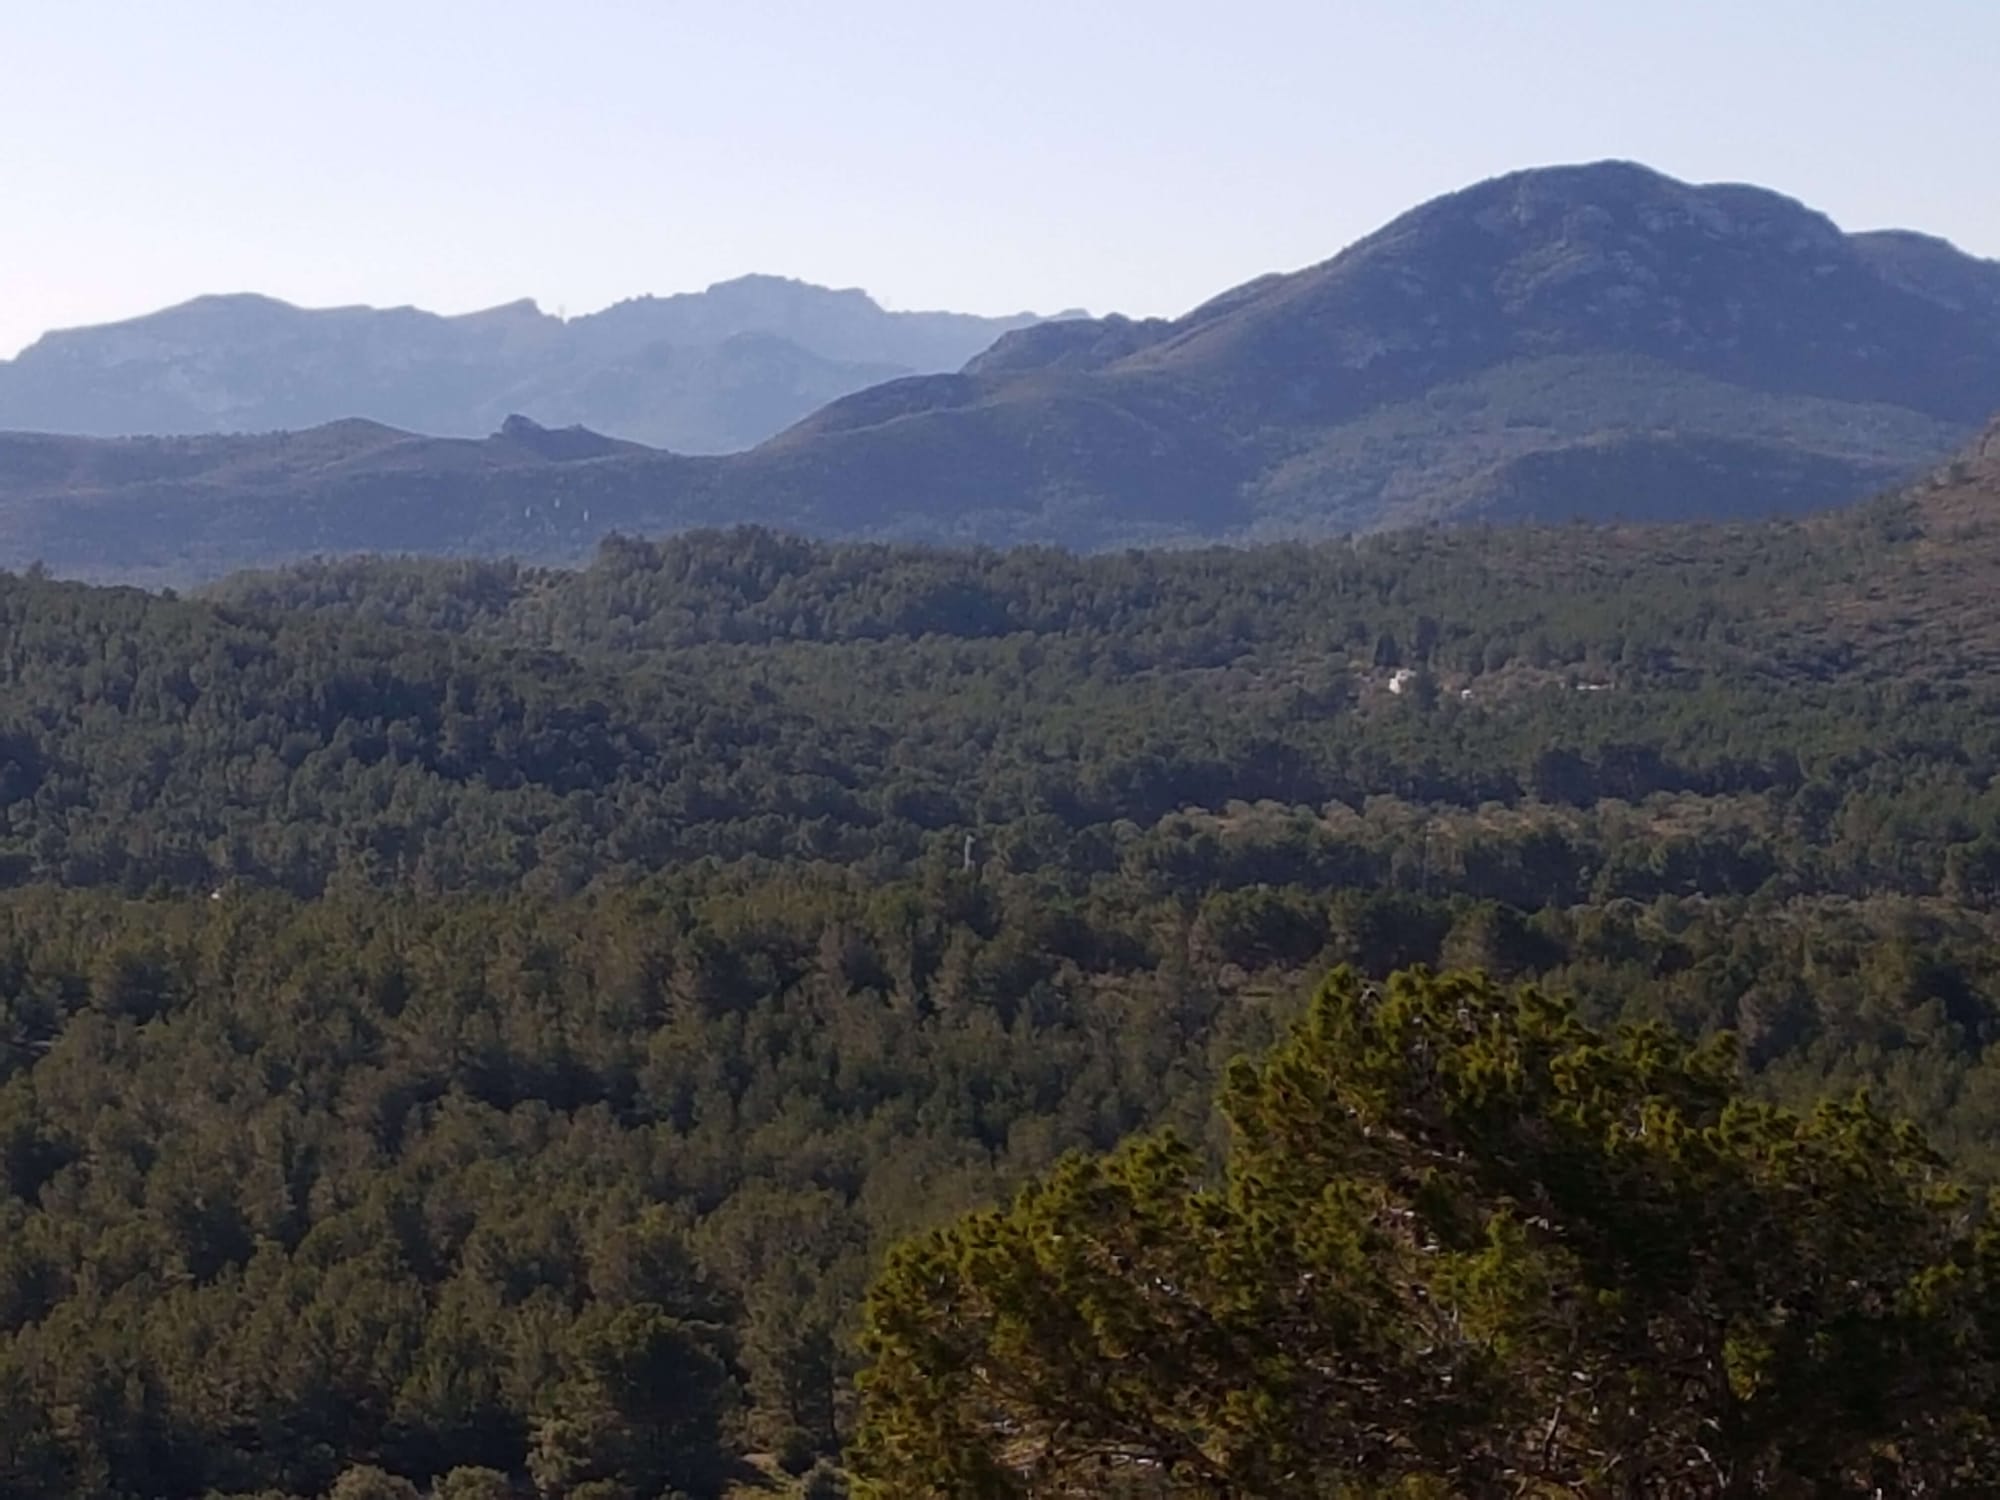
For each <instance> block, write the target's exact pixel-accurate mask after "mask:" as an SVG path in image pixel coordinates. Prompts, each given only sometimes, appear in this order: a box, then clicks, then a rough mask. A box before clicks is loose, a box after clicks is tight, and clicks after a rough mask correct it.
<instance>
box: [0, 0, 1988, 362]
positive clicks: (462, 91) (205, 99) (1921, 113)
mask: <svg viewBox="0 0 2000 1500" xmlns="http://www.w3.org/2000/svg"><path fill="white" fill-rule="evenodd" d="M1996 60H2000V0H1899V3H1896V4H1893V5H1892V4H1886V3H1883V0H1673V3H1659V0H1654V3H1646V0H1540V3H1537V0H1505V3H1492V4H1487V3H1473V0H1348V3H1341V0H1316V3H1314V0H1204V3H1191V0H1103V3H1092V0H1066V3H1060V4H1058V3H1045V0H1007V3H992V0H984V3H980V4H976V5H975V4H968V3H965V0H909V3H905V0H841V3H834V0H810V3H808V0H796V3H795V0H569V3H566V4H560V3H559V4H551V3H548V0H533V3H530V0H476V3H475V0H393V3H388V0H340V3H323V0H176V3H173V4H163V3H160V0H0V354H8V353H12V352H13V351H14V350H15V349H16V348H18V347H19V346H20V345H22V344H24V343H26V342H27V341H28V340H30V339H32V338H33V337H34V336H35V335H36V334H38V333H40V332H41V331H43V330H44V329H46V328H50V327H62V326H69V325H74V324H78V323H87V322H101V321H105V320H108V319H111V318H117V317H124V316H128V315H131V314H134V313H138V312H143V311H148V310H151V309H153V308H155V307H159V306H162V305H165V304H167V303H170V302H175V301H179V300H181V299H183V298H186V297H189V296H193V295H195V294H197V293H200V292H207V291H235V290H256V291H263V292H268V293H271V294H274V295H277V296H281V297H285V298H287V299H290V300H292V301H296V302H303V303H307V304H313V305H322V304H331V303H345V302H373V303H406V302H408V303H416V304H418V305H420V306H424V307H431V308H436V309H439V310H443V311H463V310H467V309H470V308H474V307H480V306H486V305H490V304H492V303H496V302H503V301H509V300H512V299H513V298H516V297H522V296H531V297H534V298H536V299H538V300H539V301H540V302H541V303H542V304H543V306H545V307H547V308H550V309H552V310H554V309H565V310H567V311H568V312H570V313H579V312H585V311H590V310H592V309H595V308H597V307H600V306H602V305H604V304H605V303H607V302H610V301H613V300H616V299H617V298H620V297H624V296H630V295H633V294H636V293H639V292H646V291H653V292H669V291H680V290H686V289H691V288H698V287H701V286H704V285H706V284H708V283H709V282H711V281H714V280H717V279H720V278H723V277H727V276H732V275H736V274H739V273H742V272H745V271H752V270H761V271H773V272H781V273H785V274H790V275H796V276H802V277H806V278H808V279H811V280H815V281H823V282H829V283H833V284H836V285H843V286H854V285H858V286H865V287H867V288H868V289H869V290H870V291H872V292H874V293H875V294H876V295H877V296H878V297H879V298H881V299H882V300H883V301H884V302H886V303H888V304H889V305H891V306H896V307H930V306H941V307H954V308H963V309H967V310H972V311H981V312H1004V311H1012V310H1016V309H1020V308H1034V309H1038V310H1044V311H1047V310H1053V309H1055V308H1058V307H1063V306H1068V305H1078V304H1080V305H1086V306H1088V307H1090V308H1091V309H1093V310H1095V311H1100V312H1102V311H1110V310H1123V311H1127V312H1134V313H1172V312H1177V311H1180V310H1182V309H1184V308H1186V307H1187V306H1189V305H1191V304H1193V303H1195V302H1197V301H1200V300H1201V299H1203V298H1205V297H1207V296H1209V295H1211V294H1212V293H1214V292H1216V291H1219V290H1221V289H1222V288H1224V287H1226V286H1229V285H1232V284H1234V283H1236V282H1239V281H1242V280H1244V279H1246V278H1248V277H1250V276H1252V275H1255V274H1257V273H1259V272H1261V271H1265V270H1270V269H1279V268H1288V267H1292V266H1297V265H1301V264H1305V263H1308V262H1311V261H1315V260H1320V259H1324V258H1325V257H1326V256H1328V255H1330V254H1332V253H1333V252H1334V251H1336V250H1338V249H1339V248H1340V247H1341V246H1342V245H1344V244H1346V243H1347V242H1349V241H1350V240H1352V239H1354V238H1355V237H1357V236H1358V235H1360V234H1363V233H1365V232H1366V231H1367V230H1369V229H1371V228H1373V227H1374V226H1375V225H1376V224H1378V223H1380V222H1381V221H1383V220H1384V219H1386V218H1388V217H1390V216H1392V215H1394V214H1395V213H1397V212H1399V211H1401V210H1402V209H1404V208H1406V207H1408V206H1410V205H1411V204H1413V203H1415V202H1417V201H1419V200H1421V199H1423V198H1426V197H1430V196H1433V195H1435V194H1437V193H1439V192H1443V191H1447V190H1449V189H1451V188H1454V187H1459V186H1462V185H1464V184H1466V183H1468V182H1471V181H1474V180H1477V179H1479V178H1482V177H1487V176H1491V175H1493V174H1495V173H1498V172H1503V171H1507V170H1510V169H1512V168H1515V167H1521V166H1528V165H1535V164H1542V163H1548V162H1555V161H1579V160H1588V159H1593V158H1598V157H1606V156H1622V157H1631V158H1636V159H1638V160H1641V161H1645V162H1648V163H1650V164H1652V165H1654V166H1657V167H1659V168H1661V169H1663V170H1665V171H1669V172H1672V173H1673V174H1675V175H1676V176H1681V177H1687V178H1693V179H1699V180H1713V179H1724V178H1727V179H1735V180H1741V181H1752V182H1759V183H1764V184H1766V185H1769V186H1774V187H1778V188H1781V189H1783V190H1784V191H1786V192H1789V193H1791V194H1793V195H1794V196H1797V197H1800V198H1803V199H1805V200H1806V201H1807V202H1809V203H1811V204H1813V205H1814V206H1816V207H1819V208H1822V209H1824V210H1826V211H1827V212H1829V213H1831V214H1832V215H1833V216H1834V217H1835V218H1836V219H1837V220H1838V221H1840V222H1841V223H1842V224H1843V225H1845V226H1847V227H1848V228H1857V229H1858V228H1871V227H1879V226H1882V225H1888V224H1896V225H1903V226H1908V227H1913V228H1921V229H1925V230H1929V231H1931V232H1933V233H1938V234H1943V235H1945V236H1947V237H1949V238H1951V239H1953V240H1955V241H1956V242H1957V243H1958V244H1959V245H1960V246H1962V247H1963V248H1965V249H1968V250H1972V251H1975V252H1977V253H1979V254H1982V255H1987V256H1994V257H2000V167H1996V161H1995V158H1996V154H2000V153H1996V149H1995V148H1996V147H2000V90H1996V89H1995V87H1994V84H1993V69H1994V66H1995V63H1996Z"/></svg>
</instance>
